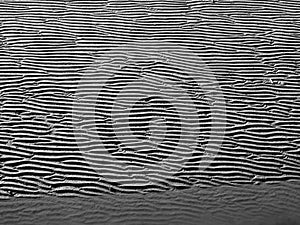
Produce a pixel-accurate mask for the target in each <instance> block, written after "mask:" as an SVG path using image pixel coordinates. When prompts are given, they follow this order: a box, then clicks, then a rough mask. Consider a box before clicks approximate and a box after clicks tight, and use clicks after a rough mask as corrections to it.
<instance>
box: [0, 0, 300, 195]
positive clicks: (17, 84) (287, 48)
mask: <svg viewBox="0 0 300 225" xmlns="http://www.w3.org/2000/svg"><path fill="white" fill-rule="evenodd" d="M299 13H300V12H299V2H297V1H268V2H267V1H266V2H262V1H252V0H250V1H247V2H244V1H216V2H213V1H183V2H178V1H147V2H144V1H130V2H129V1H39V2H36V1H5V2H2V3H0V44H1V47H0V73H1V74H0V110H1V111H0V137H1V138H0V155H1V157H0V163H1V167H0V179H1V187H0V196H1V197H9V196H39V195H44V194H54V195H60V196H61V195H67V196H70V195H99V194H102V193H114V192H118V193H131V192H135V193H136V192H152V191H161V190H166V189H170V188H174V187H175V188H177V189H180V188H187V187H191V186H193V185H197V186H200V187H211V186H219V185H241V184H263V183H276V182H280V181H290V180H299V177H300V172H299V171H300V170H299V168H300V161H299V160H300V157H299V150H300V146H299V145H300V141H299V140H300V138H299V137H300V127H299V120H300V99H299V96H300V95H299V94H300V89H299V86H300V85H299V84H300V82H299V71H300V70H299V63H298V62H299V58H300V55H299V44H300V39H299V31H300V22H299V19H298V16H297V15H299ZM145 38H147V39H152V40H157V41H162V42H170V43H173V44H174V45H179V46H182V47H184V48H187V49H189V51H191V52H193V53H194V54H195V55H197V56H198V57H199V58H201V60H203V61H204V62H205V64H206V65H207V66H208V67H209V68H210V69H211V70H212V71H213V73H214V74H215V76H216V78H217V80H218V83H219V87H220V90H221V91H222V93H223V95H224V98H225V101H226V112H227V121H226V122H227V124H226V132H225V135H224V140H223V144H222V147H221V149H220V150H219V152H218V155H217V156H216V157H215V159H214V161H213V162H212V163H211V164H210V166H209V167H208V168H206V169H205V170H204V171H201V172H199V166H198V164H199V161H201V159H202V158H203V149H202V150H201V149H199V151H197V152H196V153H194V154H193V156H192V157H191V158H189V160H188V162H187V163H186V166H185V167H184V168H183V169H182V170H180V171H179V172H177V173H176V176H171V177H170V178H169V181H168V180H167V181H165V182H161V183H160V184H147V185H129V186H128V185H127V186H126V185H119V184H118V183H116V182H115V181H108V180H107V179H105V178H104V177H103V176H101V175H100V174H99V173H97V172H96V171H95V170H94V169H93V168H92V167H91V166H90V165H89V163H88V162H87V161H86V160H85V158H84V156H83V155H82V152H81V151H80V150H79V148H78V145H77V142H76V141H78V140H79V139H78V138H76V137H75V136H74V135H73V132H74V124H73V117H74V114H73V113H72V109H73V103H74V101H76V91H77V87H78V84H79V82H80V80H81V78H82V76H83V74H84V73H85V72H84V71H86V69H87V68H89V66H90V65H91V64H93V63H94V62H95V61H97V60H99V59H100V58H101V57H102V56H103V55H105V54H106V53H107V52H109V51H111V50H113V49H115V48H118V47H119V46H121V45H124V44H125V45H126V44H130V43H134V42H136V41H140V40H145ZM158 47H160V46H158ZM161 47H162V46H161ZM152 67H153V69H152V70H153V72H154V73H153V74H154V75H156V76H157V77H161V76H162V75H163V76H168V75H170V74H177V75H178V76H179V75H180V74H181V73H182V71H180V69H179V70H174V67H170V66H169V65H162V64H157V65H155V64H154V65H153V66H152ZM134 69H135V68H130V67H128V68H127V70H126V69H125V70H122V71H123V72H124V73H125V72H126V73H127V75H128V74H134V71H132V70H134ZM181 75H182V74H181ZM130 76H133V75H130ZM111 85H113V83H112V84H111ZM107 94H110V93H107ZM190 94H191V93H190ZM99 100H101V99H99ZM102 102H103V101H102ZM152 102H153V104H154V103H157V102H155V101H154V100H152ZM102 106H103V105H102ZM137 109H138V106H137ZM100 110H105V108H102V109H100ZM171 112H173V113H174V110H173V111H172V110H171ZM200 112H201V113H200ZM136 113H137V112H136ZM146 117H147V115H143V118H146ZM135 119H136V118H135ZM169 119H170V120H171V119H172V118H171V117H169ZM210 119H211V118H210V114H209V105H208V104H207V102H205V101H204V100H199V120H200V123H199V124H200V125H203V126H200V131H201V132H200V133H201V135H199V140H197V141H198V142H199V143H202V144H205V143H206V142H207V137H208V132H209V129H210V126H211V124H210V123H209V122H210ZM135 122H136V121H135ZM104 128H105V127H100V129H104ZM133 129H134V128H133ZM136 132H139V131H137V130H136ZM143 132H144V131H143ZM148 153H149V152H148ZM161 154H162V153H161ZM166 154H167V153H166ZM127 157H128V159H130V158H131V156H127ZM132 157H133V156H132ZM153 157H155V154H154V156H153ZM160 157H161V156H160ZM147 160H149V162H150V159H147ZM143 162H144V161H143ZM112 166H113V165H112ZM114 171H115V170H114V168H111V169H110V170H109V171H108V172H109V173H114ZM170 183H172V185H171V187H169V184H170Z"/></svg>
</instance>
